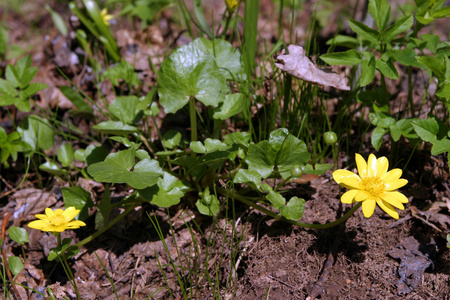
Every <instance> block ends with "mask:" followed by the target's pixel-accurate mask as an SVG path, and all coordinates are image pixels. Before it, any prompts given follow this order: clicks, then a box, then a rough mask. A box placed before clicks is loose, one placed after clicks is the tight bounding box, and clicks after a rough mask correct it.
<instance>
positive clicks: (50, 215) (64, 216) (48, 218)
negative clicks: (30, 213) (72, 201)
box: [28, 206, 86, 232]
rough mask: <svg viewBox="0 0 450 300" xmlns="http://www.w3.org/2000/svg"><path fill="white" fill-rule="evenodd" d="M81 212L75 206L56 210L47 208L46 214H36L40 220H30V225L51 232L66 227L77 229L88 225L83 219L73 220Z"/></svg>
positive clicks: (61, 230) (60, 230) (59, 230)
mask: <svg viewBox="0 0 450 300" xmlns="http://www.w3.org/2000/svg"><path fill="white" fill-rule="evenodd" d="M79 213H80V210H78V209H75V207H73V206H71V207H69V208H67V209H66V210H62V209H60V208H58V209H57V210H55V211H53V210H51V209H50V208H46V209H45V215H42V214H37V215H35V217H36V218H38V219H39V220H36V221H32V222H30V224H28V227H30V228H34V229H38V230H41V231H50V232H63V231H64V230H66V229H77V228H80V226H86V224H85V223H84V222H83V221H72V220H73V218H75V217H76V216H77V215H78V214H79Z"/></svg>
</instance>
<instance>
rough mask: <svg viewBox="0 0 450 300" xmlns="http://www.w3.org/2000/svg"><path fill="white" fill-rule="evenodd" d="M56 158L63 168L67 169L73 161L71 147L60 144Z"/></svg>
mask: <svg viewBox="0 0 450 300" xmlns="http://www.w3.org/2000/svg"><path fill="white" fill-rule="evenodd" d="M57 157H58V161H59V162H60V163H61V165H62V166H63V167H69V166H70V165H71V164H72V161H73V147H72V146H71V145H69V144H61V146H59V148H58V156H57Z"/></svg>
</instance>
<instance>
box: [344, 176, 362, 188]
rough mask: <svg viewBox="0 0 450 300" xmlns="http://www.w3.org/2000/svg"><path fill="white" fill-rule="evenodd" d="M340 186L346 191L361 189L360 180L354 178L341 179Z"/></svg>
mask: <svg viewBox="0 0 450 300" xmlns="http://www.w3.org/2000/svg"><path fill="white" fill-rule="evenodd" d="M341 185H342V186H344V187H346V188H348V189H358V190H359V189H361V180H359V178H358V180H357V179H355V178H349V177H346V178H342V180H341Z"/></svg>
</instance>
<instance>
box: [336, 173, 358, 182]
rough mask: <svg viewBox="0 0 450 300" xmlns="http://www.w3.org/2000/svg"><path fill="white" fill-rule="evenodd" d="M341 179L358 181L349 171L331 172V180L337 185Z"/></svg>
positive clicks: (356, 176)
mask: <svg viewBox="0 0 450 300" xmlns="http://www.w3.org/2000/svg"><path fill="white" fill-rule="evenodd" d="M343 178H353V179H355V180H359V176H358V175H356V174H355V173H353V172H351V171H349V170H336V171H334V172H333V179H334V181H336V182H337V183H341V181H342V179H343Z"/></svg>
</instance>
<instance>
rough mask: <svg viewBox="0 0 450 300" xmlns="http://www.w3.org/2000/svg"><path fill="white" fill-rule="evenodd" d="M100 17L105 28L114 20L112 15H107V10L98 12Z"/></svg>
mask: <svg viewBox="0 0 450 300" xmlns="http://www.w3.org/2000/svg"><path fill="white" fill-rule="evenodd" d="M100 16H101V17H102V20H103V23H105V25H106V26H109V20H112V19H114V16H113V15H108V9H107V8H104V9H102V11H101V12H100Z"/></svg>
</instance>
